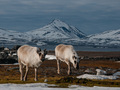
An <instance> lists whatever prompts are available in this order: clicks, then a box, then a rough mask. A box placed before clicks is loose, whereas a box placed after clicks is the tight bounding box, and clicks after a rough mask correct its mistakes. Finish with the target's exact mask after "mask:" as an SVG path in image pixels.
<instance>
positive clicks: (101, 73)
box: [96, 69, 107, 75]
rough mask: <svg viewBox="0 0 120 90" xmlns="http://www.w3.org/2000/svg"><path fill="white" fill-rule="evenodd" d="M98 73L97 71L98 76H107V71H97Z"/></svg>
mask: <svg viewBox="0 0 120 90" xmlns="http://www.w3.org/2000/svg"><path fill="white" fill-rule="evenodd" d="M96 71H97V74H96V75H105V74H107V72H106V71H104V70H101V69H96Z"/></svg>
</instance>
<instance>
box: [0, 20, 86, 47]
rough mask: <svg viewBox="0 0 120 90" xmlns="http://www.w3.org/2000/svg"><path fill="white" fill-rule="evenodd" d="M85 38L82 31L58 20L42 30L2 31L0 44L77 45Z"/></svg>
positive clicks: (0, 32)
mask: <svg viewBox="0 0 120 90" xmlns="http://www.w3.org/2000/svg"><path fill="white" fill-rule="evenodd" d="M84 37H86V36H85V34H84V33H82V32H81V31H80V30H78V29H77V28H75V27H73V26H70V25H68V24H66V23H64V22H62V21H60V20H58V19H55V20H53V21H52V22H51V23H50V24H48V25H46V26H44V27H42V28H39V29H36V30H32V31H29V32H25V33H20V32H15V31H10V30H9V31H8V30H4V29H0V38H1V39H0V42H1V43H3V44H7V43H9V44H10V43H12V44H13V43H17V44H19V43H21V44H23V43H24V44H37V45H44V44H48V43H49V44H58V43H68V44H72V43H73V44H76V43H78V42H77V41H78V40H79V39H80V38H84ZM4 42H5V43H4Z"/></svg>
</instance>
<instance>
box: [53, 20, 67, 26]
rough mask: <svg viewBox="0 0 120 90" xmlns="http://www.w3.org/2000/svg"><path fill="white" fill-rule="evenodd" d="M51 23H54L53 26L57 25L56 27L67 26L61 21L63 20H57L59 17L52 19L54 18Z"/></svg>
mask: <svg viewBox="0 0 120 90" xmlns="http://www.w3.org/2000/svg"><path fill="white" fill-rule="evenodd" d="M51 24H52V25H54V26H58V27H61V26H65V27H68V25H67V24H66V23H65V22H63V21H61V20H59V19H54V20H53V21H52V22H51Z"/></svg>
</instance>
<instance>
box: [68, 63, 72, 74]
mask: <svg viewBox="0 0 120 90" xmlns="http://www.w3.org/2000/svg"><path fill="white" fill-rule="evenodd" d="M67 65H68V75H70V74H71V73H70V72H71V68H70V62H68V63H67Z"/></svg>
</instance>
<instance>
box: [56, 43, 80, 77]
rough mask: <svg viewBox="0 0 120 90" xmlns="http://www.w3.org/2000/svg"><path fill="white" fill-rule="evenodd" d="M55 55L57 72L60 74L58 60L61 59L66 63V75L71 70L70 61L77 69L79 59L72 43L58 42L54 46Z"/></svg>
mask: <svg viewBox="0 0 120 90" xmlns="http://www.w3.org/2000/svg"><path fill="white" fill-rule="evenodd" d="M55 55H56V59H57V66H58V70H57V73H58V74H60V61H63V62H65V63H66V64H67V65H68V75H70V71H71V68H70V62H71V63H72V64H73V66H74V68H76V69H79V61H80V60H79V57H78V55H77V53H76V51H75V50H74V48H73V46H72V45H64V44H60V45H58V46H56V48H55Z"/></svg>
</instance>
